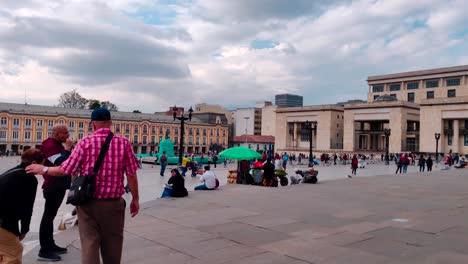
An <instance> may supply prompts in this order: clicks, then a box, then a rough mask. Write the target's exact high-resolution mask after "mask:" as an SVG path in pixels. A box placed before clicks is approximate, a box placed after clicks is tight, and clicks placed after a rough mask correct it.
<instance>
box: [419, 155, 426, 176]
mask: <svg viewBox="0 0 468 264" xmlns="http://www.w3.org/2000/svg"><path fill="white" fill-rule="evenodd" d="M418 165H419V172H424V169H425V167H426V159H425V158H424V156H423V154H421V155H420V156H419V161H418Z"/></svg>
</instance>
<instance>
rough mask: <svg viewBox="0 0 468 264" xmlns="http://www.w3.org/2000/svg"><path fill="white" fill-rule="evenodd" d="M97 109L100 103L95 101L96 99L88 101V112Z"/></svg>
mask: <svg viewBox="0 0 468 264" xmlns="http://www.w3.org/2000/svg"><path fill="white" fill-rule="evenodd" d="M98 107H101V102H99V100H96V99H89V100H88V109H90V110H94V109H96V108H98Z"/></svg>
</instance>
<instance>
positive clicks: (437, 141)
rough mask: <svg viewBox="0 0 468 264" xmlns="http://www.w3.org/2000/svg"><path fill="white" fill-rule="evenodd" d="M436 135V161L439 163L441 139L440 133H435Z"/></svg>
mask: <svg viewBox="0 0 468 264" xmlns="http://www.w3.org/2000/svg"><path fill="white" fill-rule="evenodd" d="M434 137H435V140H436V163H439V139H440V133H434Z"/></svg>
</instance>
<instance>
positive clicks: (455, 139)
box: [452, 119, 460, 153]
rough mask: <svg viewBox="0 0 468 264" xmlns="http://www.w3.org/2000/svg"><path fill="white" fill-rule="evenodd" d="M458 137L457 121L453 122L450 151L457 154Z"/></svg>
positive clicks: (458, 127) (458, 126)
mask: <svg viewBox="0 0 468 264" xmlns="http://www.w3.org/2000/svg"><path fill="white" fill-rule="evenodd" d="M459 137H460V125H459V121H458V119H455V120H453V138H452V151H453V152H455V153H458V150H459V148H458V146H459V144H458V142H459V141H460V140H459Z"/></svg>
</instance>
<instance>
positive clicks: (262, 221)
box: [233, 215, 299, 228]
mask: <svg viewBox="0 0 468 264" xmlns="http://www.w3.org/2000/svg"><path fill="white" fill-rule="evenodd" d="M233 220H234V221H236V222H240V223H246V224H249V225H254V226H258V227H263V228H269V227H273V226H277V225H284V224H291V223H297V222H299V221H298V220H296V219H293V218H289V217H285V216H278V215H255V216H247V217H241V218H235V219H233Z"/></svg>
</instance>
